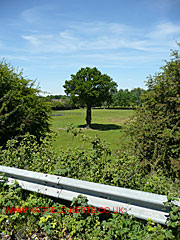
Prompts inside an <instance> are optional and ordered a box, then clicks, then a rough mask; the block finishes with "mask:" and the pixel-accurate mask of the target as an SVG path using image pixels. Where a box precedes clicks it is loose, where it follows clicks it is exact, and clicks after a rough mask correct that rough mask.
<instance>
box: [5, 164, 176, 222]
mask: <svg viewBox="0 0 180 240" xmlns="http://www.w3.org/2000/svg"><path fill="white" fill-rule="evenodd" d="M0 173H4V174H5V176H6V177H7V178H8V182H9V184H12V183H13V182H14V181H15V180H16V181H17V182H18V184H19V186H20V187H21V188H22V189H25V190H28V191H32V192H38V193H41V194H45V195H48V196H51V197H55V198H60V199H64V200H68V201H72V199H73V198H74V197H77V196H78V195H80V194H81V195H83V196H86V197H87V199H88V204H89V205H92V206H94V207H98V208H100V207H101V208H106V207H108V208H110V210H111V211H113V209H116V208H120V209H123V212H126V213H127V214H130V215H133V216H135V217H137V218H140V219H143V220H147V219H151V220H153V221H155V222H157V223H160V224H166V222H167V219H168V216H169V211H170V207H168V206H164V204H163V203H164V202H167V196H165V195H159V194H154V193H149V192H143V191H137V190H132V189H127V188H121V187H115V186H109V185H105V184H99V183H94V182H88V181H82V180H77V179H72V178H67V177H62V176H57V175H51V174H44V173H40V172H33V171H27V170H23V169H18V168H13V167H5V166H1V165H0ZM174 203H175V204H176V205H177V206H179V207H180V202H179V201H175V202H174Z"/></svg>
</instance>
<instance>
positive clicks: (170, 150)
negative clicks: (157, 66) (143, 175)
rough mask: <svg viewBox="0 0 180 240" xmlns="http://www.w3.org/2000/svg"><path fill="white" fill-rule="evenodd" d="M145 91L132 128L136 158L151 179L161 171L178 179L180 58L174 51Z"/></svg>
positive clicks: (179, 150) (179, 165) (179, 168)
mask: <svg viewBox="0 0 180 240" xmlns="http://www.w3.org/2000/svg"><path fill="white" fill-rule="evenodd" d="M147 86H148V91H147V92H146V93H145V94H144V96H143V104H142V107H140V108H139V109H138V110H137V112H136V114H135V118H134V121H133V124H132V126H131V127H132V128H131V134H132V135H133V136H134V138H133V141H134V142H135V148H136V154H137V156H138V157H139V159H140V160H141V161H142V162H143V163H144V168H145V169H146V171H147V172H151V175H152V176H153V174H154V173H155V172H156V171H157V170H161V171H163V172H164V173H165V174H166V176H168V177H172V178H174V179H175V178H179V173H180V56H179V53H178V51H173V53H172V59H171V60H170V61H169V62H168V61H166V64H165V66H163V67H162V72H160V73H158V74H156V75H155V76H154V77H152V76H150V77H149V78H148V82H147Z"/></svg>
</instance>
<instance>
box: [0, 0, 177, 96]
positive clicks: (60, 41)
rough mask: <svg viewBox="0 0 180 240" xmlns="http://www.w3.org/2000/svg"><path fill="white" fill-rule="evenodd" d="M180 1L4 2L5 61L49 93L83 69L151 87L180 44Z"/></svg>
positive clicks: (0, 30)
mask: <svg viewBox="0 0 180 240" xmlns="http://www.w3.org/2000/svg"><path fill="white" fill-rule="evenodd" d="M179 13H180V0H151V1H149V0H126V1H124V0H123V1H122V0H96V1H95V0H83V1H82V0H0V59H2V58H5V59H6V60H7V62H10V63H11V64H12V65H13V66H14V67H19V68H20V69H21V68H23V72H24V76H26V77H28V78H29V79H32V80H35V79H37V83H39V85H40V87H41V89H42V90H43V91H47V92H48V93H49V94H64V89H63V84H64V82H65V80H69V79H70V75H71V74H75V73H76V72H77V71H78V70H79V69H80V68H81V67H87V66H89V67H97V68H98V69H99V70H100V71H101V72H102V73H106V74H108V75H109V76H111V77H112V78H113V80H114V81H116V82H117V83H118V88H122V89H126V88H128V89H132V88H135V87H142V88H145V81H146V77H147V76H148V75H150V74H151V75H154V74H155V73H156V72H159V71H160V70H159V67H161V66H162V65H163V64H164V63H163V59H169V55H170V49H176V48H177V45H176V41H178V42H180V14H179Z"/></svg>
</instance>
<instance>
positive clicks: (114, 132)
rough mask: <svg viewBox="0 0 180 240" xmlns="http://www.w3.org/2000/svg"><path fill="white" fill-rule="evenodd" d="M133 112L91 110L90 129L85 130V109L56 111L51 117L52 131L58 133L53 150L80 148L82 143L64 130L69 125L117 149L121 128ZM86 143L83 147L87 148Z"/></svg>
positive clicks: (119, 142)
mask: <svg viewBox="0 0 180 240" xmlns="http://www.w3.org/2000/svg"><path fill="white" fill-rule="evenodd" d="M133 112H134V111H133V110H110V109H92V129H89V130H88V129H84V128H85V123H86V121H85V117H86V110H85V109H76V110H66V111H56V112H54V113H53V115H56V116H53V117H52V130H54V131H55V132H58V136H57V139H56V141H55V143H54V146H55V148H56V149H57V151H58V149H59V148H63V149H66V148H68V147H72V148H75V147H77V146H79V147H81V146H82V142H81V141H80V138H79V137H76V138H73V137H72V135H71V134H69V133H67V131H66V129H67V127H68V126H70V124H73V125H74V126H75V128H81V129H83V131H84V132H85V133H86V134H87V135H89V136H98V137H100V138H101V139H103V140H105V141H106V142H108V143H110V145H111V147H112V148H113V149H118V148H119V146H120V144H121V139H120V138H121V137H122V128H123V125H124V124H125V123H126V122H127V121H128V119H129V118H130V116H132V114H133ZM87 146H88V143H86V144H85V146H84V147H87Z"/></svg>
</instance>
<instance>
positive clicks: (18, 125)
mask: <svg viewBox="0 0 180 240" xmlns="http://www.w3.org/2000/svg"><path fill="white" fill-rule="evenodd" d="M22 74H23V73H22V72H19V73H18V72H16V71H15V69H14V68H13V67H12V66H11V65H10V64H7V63H6V62H5V61H2V62H0V145H4V144H5V143H6V142H7V140H8V139H12V138H14V137H16V138H19V137H21V136H22V135H24V134H25V133H27V132H29V133H30V134H33V135H35V136H36V137H37V138H38V139H40V138H41V137H42V136H44V135H45V133H46V132H48V131H49V117H50V109H49V108H48V106H47V105H46V104H45V103H43V102H42V101H41V100H40V99H39V97H38V94H39V92H40V91H39V90H38V89H37V88H35V87H34V82H33V81H31V80H29V79H26V78H24V77H23V75H22Z"/></svg>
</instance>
